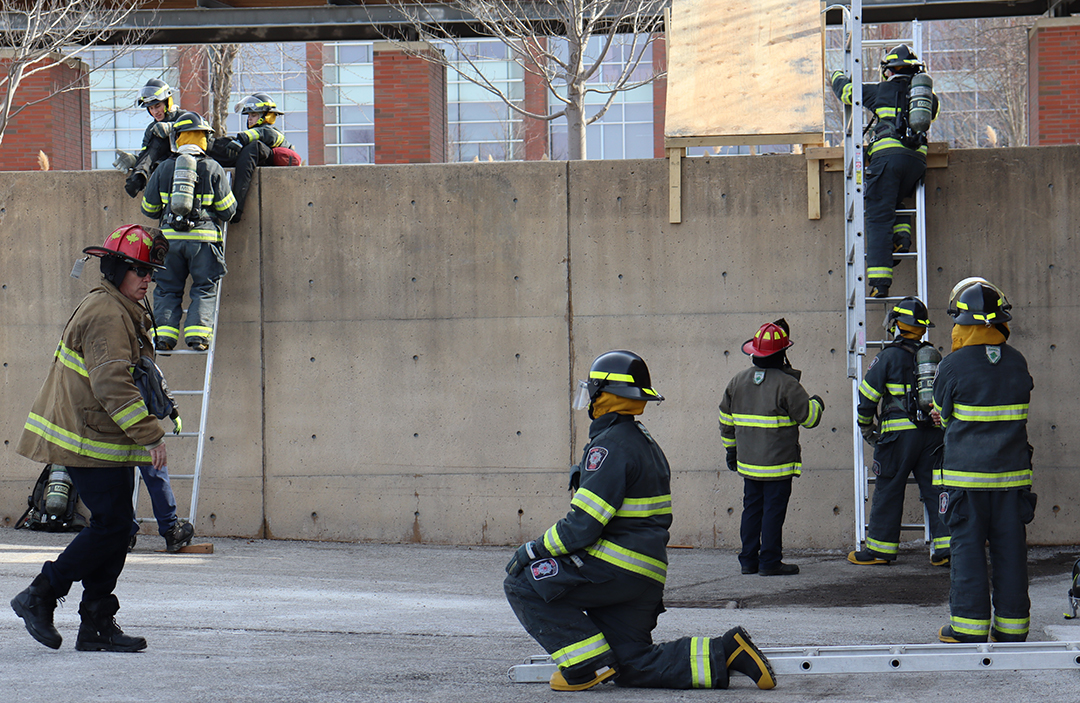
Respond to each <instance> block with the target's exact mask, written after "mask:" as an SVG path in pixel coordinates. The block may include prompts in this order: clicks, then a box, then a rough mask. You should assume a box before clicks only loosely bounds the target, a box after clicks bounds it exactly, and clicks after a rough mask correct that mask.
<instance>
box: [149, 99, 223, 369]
mask: <svg viewBox="0 0 1080 703" xmlns="http://www.w3.org/2000/svg"><path fill="white" fill-rule="evenodd" d="M171 134H172V148H173V151H174V152H175V153H174V154H173V155H172V157H171V158H169V159H167V160H165V161H163V162H162V163H161V165H160V166H158V168H157V169H156V170H155V171H154V172H153V173H152V174H151V175H150V182H149V183H148V184H147V186H146V193H145V195H144V196H143V202H142V211H143V214H144V215H146V216H147V217H153V218H155V219H160V221H161V231H162V232H164V233H165V236H166V237H167V238H168V239H169V244H170V247H169V254H168V256H167V257H166V259H165V270H164V271H162V272H161V273H159V274H158V275H157V287H156V288H155V289H154V317H155V319H156V321H157V334H156V339H155V340H154V343H155V345H156V347H157V348H158V349H160V350H164V351H167V350H169V349H172V348H174V347H175V346H176V343H177V341H178V340H179V339H180V318H181V317H182V315H183V307H182V305H183V300H184V287H185V285H186V284H187V279H188V277H189V276H190V277H191V291H190V292H189V297H190V299H191V304H190V305H189V306H188V312H187V320H186V321H185V322H186V324H185V326H184V341H185V342H186V343H187V345H188V347H190V348H192V349H194V350H196V351H205V350H206V348H207V347H208V346H209V344H210V338H211V335H213V333H214V297H215V296H216V295H217V289H218V283H219V282H220V281H221V277H222V276H224V275H225V249H224V245H223V243H222V241H223V237H222V223H224V222H228V221H229V218H231V217H232V215H233V213H234V212H235V211H236V200H235V199H234V198H233V194H232V192H230V191H229V187H228V182H227V180H226V178H225V171H224V170H223V169H222V168H221V165H220V164H218V163H217V162H216V161H214V160H213V159H210V158H207V157H206V147H207V140H208V139H209V137H210V134H211V130H210V125H208V124H207V123H206V120H204V119H203V118H202V117H201V116H199V115H198V114H196V113H194V112H185V113H183V114H181V115H180V116H179V117H178V118H177V119H176V122H174V123H173V128H172V132H171Z"/></svg>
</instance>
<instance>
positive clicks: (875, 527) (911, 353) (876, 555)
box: [848, 297, 949, 566]
mask: <svg viewBox="0 0 1080 703" xmlns="http://www.w3.org/2000/svg"><path fill="white" fill-rule="evenodd" d="M883 326H884V327H885V330H886V331H887V332H889V333H891V334H893V335H895V337H896V338H895V340H894V341H893V342H892V343H891V344H888V345H886V346H885V348H884V349H882V350H881V353H880V354H878V355H877V356H875V357H874V360H873V361H871V362H870V368H869V369H867V371H866V376H865V377H864V378H863V381H862V383H860V384H859V408H858V418H859V429H860V430H862V435H863V437H865V438H866V441H867V442H869V443H870V444H871V445H873V447H874V466H873V471H874V476H875V477H876V479H875V483H874V501H873V503H872V505H871V507H870V529H869V531H868V533H867V536H866V549H862V550H859V551H857V552H851V553H850V554H848V561H850V562H851V563H852V564H861V565H868V564H889V563H890V562H892V561H894V560H895V559H896V556H897V553H898V552H899V550H900V520H901V518H902V517H903V512H904V490H905V488H906V487H907V479H908V476H909V475H911V474H914V475H915V481H916V482H917V483H918V484H919V495H920V496H921V498H922V501H923V504H924V505H925V506H926V513H927V515H928V516H929V521H930V539H931V540H932V548H931V556H930V563H931V564H933V565H934V566H946V565H947V564H948V563H949V530H948V528H947V527H945V524H944V523H942V522H941V517H940V516H939V515H938V500H937V498H938V491H936V490H935V489H934V485H933V479H934V476H933V474H934V462H935V460H936V458H938V457H939V455H940V453H941V447H942V441H943V440H942V433H941V430H940V429H938V428H937V427H935V426H934V423H933V420H931V418H930V414H929V413H930V409H931V408H930V405H931V402H932V401H933V397H932V395H931V392H932V387H933V379H934V372H935V371H936V368H937V362H938V361H940V359H941V355H940V354H938V352H937V350H936V349H934V346H933V345H932V344H930V343H929V342H922V341H920V340H921V339H922V337H923V335H924V334H926V329H927V328H928V327H933V326H934V325H933V323H931V322H930V314H929V313H928V312H927V310H926V305H924V304H923V302H922V301H921V300H919V299H918V298H915V297H908V298H904V299H903V300H901V301H900V302H899V303H898V304H897V305H896V307H894V308H893V309H892V310H891V311H890V312H889V314H888V315H887V316H886V317H885V322H884V325H883ZM924 398H925V406H924V405H923V402H922V401H923V400H924ZM879 406H880V407H879ZM875 415H876V416H877V425H876V426H875V425H874V424H873V423H874V417H875Z"/></svg>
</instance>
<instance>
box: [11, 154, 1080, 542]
mask: <svg viewBox="0 0 1080 703" xmlns="http://www.w3.org/2000/svg"><path fill="white" fill-rule="evenodd" d="M1078 157H1080V147H1049V148H1038V149H1012V150H979V151H957V152H953V153H952V155H951V160H950V165H949V167H948V168H947V169H941V170H933V171H931V172H930V173H929V174H928V179H927V182H928V188H929V189H928V203H929V209H928V214H929V227H928V230H929V232H930V241H931V244H930V247H929V249H930V254H929V270H930V290H931V300H930V307H931V314H932V316H933V319H935V320H937V322H938V327H937V328H936V329H935V330H933V334H932V336H931V339H932V341H934V342H935V343H936V344H938V345H939V346H942V347H945V348H946V349H947V348H948V344H949V325H948V324H947V318H946V316H945V315H944V312H943V307H944V305H945V302H946V298H947V296H948V291H949V289H950V288H951V287H952V285H953V284H954V283H955V282H956V281H957V280H959V279H961V278H963V277H965V276H968V275H984V276H986V277H988V278H990V279H991V280H993V281H994V282H996V283H998V284H999V285H1001V286H1002V287H1003V288H1004V289H1005V290H1006V292H1007V293H1008V294H1009V296H1010V300H1011V301H1012V303H1013V304H1014V315H1015V325H1014V332H1013V337H1012V339H1011V342H1012V343H1014V344H1015V346H1016V347H1017V348H1018V349H1020V350H1021V351H1022V352H1024V354H1025V355H1026V356H1027V358H1028V360H1029V363H1030V365H1031V368H1032V375H1033V376H1034V378H1035V385H1036V390H1035V393H1034V397H1033V400H1032V406H1031V416H1030V420H1029V431H1030V434H1031V441H1032V444H1033V445H1034V447H1035V461H1036V485H1035V490H1036V491H1037V492H1038V493H1039V494H1040V496H1041V501H1040V505H1039V509H1038V511H1037V514H1036V519H1035V522H1033V523H1032V525H1031V526H1030V530H1029V534H1030V539H1031V541H1032V542H1034V543H1047V544H1049V543H1075V542H1078V541H1080V513H1078V511H1077V509H1076V508H1075V507H1074V505H1075V504H1076V500H1075V498H1076V493H1077V488H1076V487H1075V486H1076V483H1077V482H1076V481H1075V480H1074V478H1073V472H1074V468H1073V462H1072V458H1071V455H1070V453H1069V445H1070V441H1071V440H1072V438H1073V437H1074V436H1075V435H1076V430H1077V421H1076V420H1075V419H1074V418H1076V417H1077V416H1078V414H1080V413H1078V412H1077V411H1078V410H1080V393H1078V392H1077V390H1078V389H1077V388H1076V386H1077V385H1078V381H1077V380H1076V374H1075V372H1074V368H1073V367H1074V365H1075V364H1076V363H1077V352H1076V351H1075V350H1076V349H1077V344H1076V341H1077V340H1076V337H1077V333H1076V331H1075V327H1076V325H1075V320H1076V315H1075V310H1074V306H1075V302H1074V301H1075V295H1073V290H1072V285H1071V284H1072V281H1073V279H1074V278H1075V277H1076V261H1077V251H1076V249H1077V246H1078V240H1080V237H1078V232H1077V227H1078V226H1077V224H1076V223H1077V222H1080V212H1078V211H1080V202H1078V200H1080V199H1078V198H1077V197H1076V196H1077V193H1075V192H1073V191H1074V190H1075V188H1076V186H1075V185H1074V183H1075V164H1076V163H1077V161H1078ZM805 170H806V169H805V161H804V160H803V157H801V156H769V157H723V158H714V159H691V160H688V161H685V162H684V180H683V216H684V222H683V223H682V224H679V225H671V224H669V223H668V222H667V219H668V218H667V192H668V181H667V163H666V161H662V160H656V161H618V162H580V163H569V164H568V163H566V162H540V163H513V164H459V165H430V166H428V165H424V166H401V167H398V166H356V167H337V166H335V167H306V168H302V169H262V170H261V173H260V175H259V180H257V181H256V187H254V188H253V190H252V192H251V194H250V196H249V198H250V199H256V198H257V199H258V205H257V206H256V203H255V202H254V200H253V201H252V202H251V203H249V205H248V207H247V208H246V210H245V219H244V221H243V222H242V223H240V224H238V225H235V226H233V227H232V228H231V231H230V234H229V242H228V247H227V249H228V265H229V274H228V276H227V277H226V278H225V282H224V292H223V298H222V312H221V325H220V328H219V335H220V337H219V345H218V354H217V362H216V366H215V374H214V390H213V400H212V408H211V414H210V424H211V435H212V437H213V440H212V441H211V442H209V444H208V448H207V454H206V459H205V463H204V468H203V481H202V487H201V490H200V500H199V507H198V524H197V527H198V529H199V531H200V532H201V533H202V534H206V535H240V536H269V537H275V538H299V539H329V540H375V541H390V542H407V541H422V542H434V543H460V544H504V543H516V542H519V541H522V540H524V539H529V538H533V537H536V536H538V535H539V534H540V533H541V532H542V531H543V530H544V529H546V528H547V527H548V526H549V525H550V524H551V523H552V522H553V521H554V520H556V519H557V518H558V517H560V516H561V515H563V514H564V513H565V511H566V509H567V495H566V493H565V486H566V480H567V468H568V466H569V465H570V464H571V463H573V462H576V461H577V460H578V459H579V454H580V450H581V447H582V446H583V444H584V443H585V441H586V434H587V429H588V419H587V417H586V416H585V415H584V413H572V412H571V411H570V409H569V403H570V398H571V388H572V384H573V382H574V381H575V380H576V379H578V378H584V377H585V375H586V373H587V370H588V366H589V364H590V363H591V361H592V359H593V358H594V357H595V356H596V355H597V354H599V353H601V352H603V351H606V350H608V349H615V348H629V349H633V350H634V351H637V352H638V353H640V354H642V356H644V357H645V358H646V360H647V361H648V363H649V365H650V369H651V371H652V376H653V382H654V384H655V386H656V387H657V388H658V389H659V390H660V391H661V392H662V393H663V394H664V395H665V396H666V397H667V400H666V401H665V402H664V403H663V404H660V405H659V406H655V405H650V407H649V408H648V409H647V410H646V413H645V414H644V415H643V416H642V420H643V422H644V423H645V424H646V425H647V426H648V427H649V429H650V431H651V432H652V434H653V435H654V436H655V437H656V438H657V439H658V441H659V442H660V444H661V445H662V446H663V447H664V449H665V451H666V453H667V455H668V458H669V460H670V462H671V465H672V470H673V499H674V501H675V511H676V516H675V525H674V527H673V530H672V541H673V543H675V544H689V545H697V546H706V547H734V546H736V545H737V544H738V525H739V514H740V511H741V495H742V481H741V479H739V478H738V477H737V476H735V475H734V474H731V473H730V472H728V471H727V470H726V468H724V467H723V450H722V448H721V446H720V441H719V432H718V428H717V404H718V403H719V400H720V396H721V394H722V393H723V389H724V387H725V385H726V384H727V381H728V380H729V379H730V378H731V376H733V375H734V374H735V373H736V372H738V371H739V370H741V369H743V368H745V367H746V366H747V365H748V363H747V362H748V360H747V358H746V357H745V356H743V355H742V353H741V352H740V350H739V347H740V345H741V343H742V342H743V341H744V340H746V339H747V338H749V337H750V336H751V335H752V334H753V332H754V330H755V329H756V328H757V327H758V325H760V324H761V323H762V322H766V321H770V320H773V319H775V318H777V317H780V316H784V317H786V318H787V319H788V321H789V322H790V323H791V326H792V338H793V340H794V342H795V346H794V348H793V349H792V351H791V354H790V356H791V358H792V361H793V362H794V363H795V365H796V366H797V367H799V368H801V369H802V370H803V372H804V376H803V382H804V385H805V386H806V387H807V389H808V390H809V391H810V392H811V393H818V394H820V395H821V396H822V397H823V398H824V399H825V402H826V405H827V408H826V413H825V417H824V420H823V422H822V424H821V426H820V427H818V428H816V429H814V430H809V431H807V430H803V433H802V445H803V453H804V465H805V467H804V472H803V476H802V477H801V478H800V479H798V480H797V481H796V484H795V489H794V493H793V496H792V502H791V507H790V509H789V512H788V523H787V524H788V527H787V532H786V535H787V544H788V545H789V546H793V547H796V546H813V547H831V548H848V547H850V545H851V543H852V541H853V539H854V510H853V509H854V506H853V490H852V483H853V479H852V469H851V452H852V450H851V435H852V425H851V422H852V420H851V417H852V411H851V383H850V381H849V380H848V379H847V377H846V364H845V355H844V336H845V332H844V320H843V314H842V305H843V300H844V291H843V288H844V282H843V264H842V252H843V227H842V223H841V219H840V216H841V210H842V203H843V190H842V189H843V186H842V182H841V180H840V177H839V174H834V173H828V174H824V175H823V181H822V189H823V195H822V211H823V213H824V216H823V218H822V219H821V220H818V221H811V220H807V219H806V178H805ZM121 186H122V179H121V176H120V174H116V173H104V172H82V173H0V234H2V236H3V238H4V241H5V244H6V245H7V246H5V247H4V249H3V251H2V253H0V265H2V268H0V277H2V279H3V280H2V281H0V285H2V288H0V325H2V329H3V335H2V337H0V361H2V363H3V367H2V368H0V372H2V373H0V379H2V389H3V403H2V404H0V436H2V439H3V442H4V444H3V454H2V455H0V457H2V458H0V520H2V521H3V524H12V523H13V521H14V520H15V519H16V518H17V517H18V516H19V515H20V514H21V512H22V510H23V509H24V507H25V496H26V494H27V492H28V490H29V487H30V484H31V483H32V481H33V479H34V478H35V477H36V475H37V473H38V471H40V467H37V466H34V465H33V464H31V463H30V462H29V461H27V460H25V459H23V458H21V457H19V456H17V455H16V454H15V452H14V446H15V444H16V443H17V440H18V437H19V434H20V432H21V428H22V424H23V422H24V420H25V416H26V411H27V410H28V408H29V405H30V402H31V400H32V398H33V396H34V395H35V393H36V392H37V390H38V388H39V387H40V384H41V382H42V380H43V379H44V376H45V373H46V369H47V365H48V363H49V359H50V357H51V353H52V350H53V349H54V348H55V344H56V340H57V338H58V336H59V334H60V331H61V329H62V328H63V324H64V322H65V321H66V320H67V318H68V315H69V314H70V312H71V310H72V309H73V307H74V305H75V304H76V303H77V302H78V300H79V299H80V298H81V297H82V296H83V295H84V294H85V292H86V290H88V288H89V286H90V284H91V282H92V281H93V280H95V279H96V272H95V271H93V270H92V269H93V268H94V267H88V269H87V271H88V274H87V275H86V276H84V280H83V281H75V280H73V279H71V278H69V277H68V271H69V270H70V267H71V264H72V261H73V260H74V259H75V258H76V255H77V253H78V251H79V250H81V248H82V247H84V246H87V245H88V244H96V243H98V242H99V241H100V240H101V239H103V238H104V235H105V234H106V233H107V232H108V231H110V230H111V229H112V228H114V227H115V226H117V225H119V224H121V223H123V222H127V221H134V222H146V221H147V220H145V218H143V217H142V216H141V215H139V214H138V208H137V203H136V201H133V200H130V199H128V198H127V196H126V195H124V193H123V191H122V187H121ZM907 268H908V269H910V268H911V267H910V265H908V266H907ZM910 273H911V272H910V270H905V265H901V267H900V268H899V269H898V287H899V286H901V285H903V283H904V282H905V277H909V276H910ZM189 361H191V360H188V359H186V358H184V359H180V358H173V359H168V360H166V361H164V362H163V367H164V370H165V372H166V375H167V376H168V377H169V380H170V383H171V384H172V385H173V386H174V387H187V386H188V385H190V384H197V382H198V373H199V370H198V369H195V368H193V367H185V366H184V365H183V364H185V363H188V362H189ZM195 405H196V403H195V401H192V400H184V401H183V402H182V409H183V411H184V415H185V422H186V424H188V426H191V425H192V424H193V423H194V422H197V418H198V412H197V408H196V407H193V406H195ZM190 444H191V443H190V442H189V443H186V444H185V443H184V442H183V441H182V440H170V445H169V446H170V463H171V465H172V470H173V471H174V472H180V471H183V470H184V466H183V465H184V463H185V462H189V461H190V456H191V454H192V449H191V447H190ZM177 492H178V494H181V495H183V494H185V492H186V493H189V492H190V489H189V488H188V487H187V486H186V485H182V484H181V482H178V486H177ZM910 492H912V493H913V492H914V491H910ZM143 502H144V503H145V496H144V498H143ZM180 502H181V508H182V511H183V510H186V502H187V501H186V498H181V501H180ZM918 510H919V508H918V503H917V502H916V500H915V499H914V498H913V497H911V498H909V506H908V511H909V513H910V514H911V516H912V517H915V516H917V511H918ZM146 529H149V528H146Z"/></svg>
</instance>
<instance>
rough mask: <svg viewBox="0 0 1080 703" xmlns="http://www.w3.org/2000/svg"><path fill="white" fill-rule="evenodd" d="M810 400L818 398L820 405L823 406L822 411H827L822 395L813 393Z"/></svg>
mask: <svg viewBox="0 0 1080 703" xmlns="http://www.w3.org/2000/svg"><path fill="white" fill-rule="evenodd" d="M810 400H816V401H817V402H818V405H820V406H821V412H825V401H824V400H822V399H821V396H820V395H812V396H810Z"/></svg>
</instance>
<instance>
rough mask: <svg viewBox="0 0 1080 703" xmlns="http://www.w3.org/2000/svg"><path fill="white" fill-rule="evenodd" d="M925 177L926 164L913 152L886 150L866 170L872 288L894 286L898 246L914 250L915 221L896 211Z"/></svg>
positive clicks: (868, 242) (867, 259) (866, 204)
mask: <svg viewBox="0 0 1080 703" xmlns="http://www.w3.org/2000/svg"><path fill="white" fill-rule="evenodd" d="M925 173H926V160H925V159H924V158H923V157H922V155H921V154H919V153H918V152H917V151H913V150H911V149H886V150H885V151H883V152H881V153H878V154H875V155H874V156H873V157H872V158H871V159H870V163H869V165H868V166H867V167H866V193H865V198H864V203H865V217H866V223H865V224H866V277H867V279H869V283H870V285H872V286H889V285H892V274H893V271H892V267H893V257H892V255H893V251H894V248H893V246H894V244H896V245H897V246H899V247H902V248H905V249H908V248H910V247H911V218H909V217H908V216H907V215H900V216H898V215H897V214H896V211H897V209H899V208H900V206H901V204H902V202H903V200H904V199H905V198H907V197H909V196H910V195H911V194H912V193H914V192H915V186H917V185H918V184H919V181H920V180H921V179H922V177H923V174H925Z"/></svg>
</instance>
